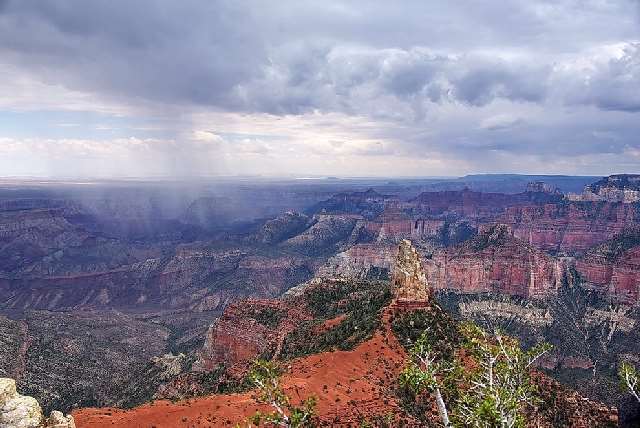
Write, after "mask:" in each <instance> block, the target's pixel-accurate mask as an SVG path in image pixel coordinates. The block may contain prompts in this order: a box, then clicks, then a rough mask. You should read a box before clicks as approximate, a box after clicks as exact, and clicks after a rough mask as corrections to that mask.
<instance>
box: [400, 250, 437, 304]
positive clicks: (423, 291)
mask: <svg viewBox="0 0 640 428" xmlns="http://www.w3.org/2000/svg"><path fill="white" fill-rule="evenodd" d="M430 295H431V293H430V290H429V284H428V283H427V278H426V276H425V274H424V270H423V269H422V263H421V262H420V255H419V254H418V250H416V249H415V248H414V247H413V245H411V241H409V240H407V239H404V240H402V241H400V245H399V246H398V256H397V258H396V264H395V266H394V267H393V296H394V299H395V301H396V302H398V303H403V302H427V301H429V298H430Z"/></svg>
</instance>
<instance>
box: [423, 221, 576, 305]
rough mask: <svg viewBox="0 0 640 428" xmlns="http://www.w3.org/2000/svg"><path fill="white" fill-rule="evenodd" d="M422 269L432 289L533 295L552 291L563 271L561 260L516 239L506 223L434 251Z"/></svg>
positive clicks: (555, 287) (559, 281) (541, 294)
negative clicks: (449, 246)
mask: <svg viewBox="0 0 640 428" xmlns="http://www.w3.org/2000/svg"><path fill="white" fill-rule="evenodd" d="M424 269H425V272H426V277H427V282H428V283H429V285H430V286H431V287H433V288H434V289H442V290H452V291H456V292H460V293H484V292H493V293H498V294H506V295H517V296H521V297H534V298H541V297H546V296H550V295H553V294H555V292H556V291H557V288H558V287H559V285H560V283H561V280H562V275H563V272H564V266H563V265H562V262H561V261H558V260H555V259H554V258H553V257H551V256H549V255H547V254H545V253H544V252H542V251H540V250H538V249H536V248H534V247H532V246H531V245H528V244H526V243H525V242H522V241H520V240H518V239H516V238H515V237H514V236H513V235H512V233H511V231H510V229H509V228H508V227H507V226H505V225H494V226H491V227H488V228H486V230H484V231H482V232H481V233H480V234H479V235H478V236H476V237H475V238H473V239H472V240H470V241H467V242H465V243H464V244H462V245H459V246H456V247H452V248H448V249H443V250H440V251H436V252H435V253H434V254H433V256H432V257H430V258H426V259H424Z"/></svg>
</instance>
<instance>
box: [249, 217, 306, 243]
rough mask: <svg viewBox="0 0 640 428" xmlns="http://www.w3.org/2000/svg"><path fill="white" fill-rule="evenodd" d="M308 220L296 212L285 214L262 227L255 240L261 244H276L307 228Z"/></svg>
mask: <svg viewBox="0 0 640 428" xmlns="http://www.w3.org/2000/svg"><path fill="white" fill-rule="evenodd" d="M310 220H311V219H310V218H309V217H308V216H306V215H304V214H300V213H296V212H292V211H289V212H286V213H284V214H282V215H280V216H278V217H276V218H274V219H272V220H268V221H266V222H265V223H264V225H262V227H261V228H260V230H259V231H258V233H256V236H255V237H256V239H257V240H258V242H261V243H263V244H277V243H278V242H282V241H284V240H286V239H289V238H292V237H293V236H295V235H297V234H299V233H301V232H302V231H303V230H305V229H306V228H307V226H308V225H309V222H310Z"/></svg>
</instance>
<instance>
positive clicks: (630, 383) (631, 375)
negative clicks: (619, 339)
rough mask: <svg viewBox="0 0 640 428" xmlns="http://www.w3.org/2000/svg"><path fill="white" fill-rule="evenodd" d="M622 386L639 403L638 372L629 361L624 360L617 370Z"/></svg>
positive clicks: (639, 380) (639, 385)
mask: <svg viewBox="0 0 640 428" xmlns="http://www.w3.org/2000/svg"><path fill="white" fill-rule="evenodd" d="M618 376H619V377H620V383H621V386H622V388H623V389H624V390H625V391H627V392H628V393H629V394H631V395H633V397H634V398H635V399H636V400H638V402H639V403H640V373H638V369H636V368H635V367H634V366H633V365H632V364H631V363H628V362H626V361H624V362H623V363H622V364H621V365H620V369H619V370H618Z"/></svg>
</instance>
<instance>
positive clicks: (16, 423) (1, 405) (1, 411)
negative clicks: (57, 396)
mask: <svg viewBox="0 0 640 428" xmlns="http://www.w3.org/2000/svg"><path fill="white" fill-rule="evenodd" d="M0 427H2V428H75V427H76V425H75V423H74V420H73V416H70V415H68V416H64V415H63V414H62V413H61V412H58V411H55V410H54V411H53V412H51V415H50V416H49V417H48V418H45V417H44V415H43V414H42V409H41V408H40V405H39V404H38V401H37V400H36V399H35V398H33V397H29V396H25V395H20V394H18V392H17V391H16V382H15V380H13V379H9V378H0Z"/></svg>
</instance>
